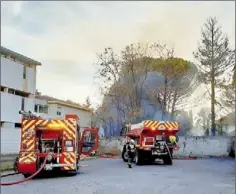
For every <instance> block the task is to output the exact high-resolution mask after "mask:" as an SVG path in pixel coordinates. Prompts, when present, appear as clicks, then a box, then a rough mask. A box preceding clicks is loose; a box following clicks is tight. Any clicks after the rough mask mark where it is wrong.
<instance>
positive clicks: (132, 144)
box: [126, 138, 136, 168]
mask: <svg viewBox="0 0 236 194" xmlns="http://www.w3.org/2000/svg"><path fill="white" fill-rule="evenodd" d="M126 149H127V154H128V167H129V168H132V161H133V158H134V156H135V151H136V143H135V140H134V138H131V139H130V141H129V143H128V144H127V148H126Z"/></svg>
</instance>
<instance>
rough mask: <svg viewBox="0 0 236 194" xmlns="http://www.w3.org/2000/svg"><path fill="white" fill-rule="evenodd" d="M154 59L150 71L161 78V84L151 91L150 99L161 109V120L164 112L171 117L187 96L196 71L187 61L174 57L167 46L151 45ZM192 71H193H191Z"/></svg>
mask: <svg viewBox="0 0 236 194" xmlns="http://www.w3.org/2000/svg"><path fill="white" fill-rule="evenodd" d="M152 48H153V49H154V52H155V53H156V58H154V59H152V63H151V67H150V70H151V71H153V72H157V73H160V74H161V75H162V76H163V80H164V81H163V83H162V84H161V85H159V86H157V87H156V88H153V89H151V91H150V99H152V101H153V102H157V103H159V104H160V105H161V107H162V119H163V117H164V115H165V113H166V112H170V113H171V115H172V117H173V116H174V114H175V111H176V110H175V108H176V105H177V104H178V103H180V102H181V100H183V99H184V98H185V97H187V96H188V94H189V92H190V91H191V90H192V88H193V87H194V85H195V84H196V82H195V81H196V79H194V78H195V77H196V76H195V74H196V72H197V69H196V68H195V70H194V68H193V67H195V66H194V65H193V64H191V63H190V62H189V61H186V60H184V59H181V58H177V57H174V48H173V47H172V46H169V45H167V44H159V43H154V44H153V45H152ZM192 70H194V71H192Z"/></svg>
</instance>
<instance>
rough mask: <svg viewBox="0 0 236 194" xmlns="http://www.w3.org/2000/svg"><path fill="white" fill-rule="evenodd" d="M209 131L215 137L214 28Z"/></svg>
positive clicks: (212, 30) (212, 35)
mask: <svg viewBox="0 0 236 194" xmlns="http://www.w3.org/2000/svg"><path fill="white" fill-rule="evenodd" d="M211 44H212V45H211V131H212V135H213V136H215V132H216V124H215V67H214V61H213V59H214V26H212V29H211Z"/></svg>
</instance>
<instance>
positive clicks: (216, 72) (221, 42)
mask: <svg viewBox="0 0 236 194" xmlns="http://www.w3.org/2000/svg"><path fill="white" fill-rule="evenodd" d="M201 36H202V38H201V44H199V45H198V48H197V52H196V53H194V57H195V58H196V59H197V60H198V61H199V66H198V67H199V70H200V72H201V79H202V81H203V82H204V83H205V84H209V83H210V85H211V130H212V134H213V135H215V131H216V123H215V104H216V99H215V88H216V87H217V86H218V85H219V84H220V83H221V82H222V81H221V80H220V78H221V77H222V75H223V74H224V73H225V71H226V70H227V68H229V66H230V59H231V55H232V51H231V49H230V48H229V40H228V37H227V36H226V35H223V32H222V30H221V26H219V25H218V21H217V19H216V18H215V17H210V18H209V19H207V21H206V23H205V24H204V27H203V28H202V32H201Z"/></svg>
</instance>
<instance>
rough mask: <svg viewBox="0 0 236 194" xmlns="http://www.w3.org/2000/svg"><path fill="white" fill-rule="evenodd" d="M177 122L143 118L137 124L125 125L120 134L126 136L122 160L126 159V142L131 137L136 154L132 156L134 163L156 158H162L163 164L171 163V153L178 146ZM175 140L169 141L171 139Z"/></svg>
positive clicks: (151, 160)
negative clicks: (143, 119) (134, 144)
mask: <svg viewBox="0 0 236 194" xmlns="http://www.w3.org/2000/svg"><path fill="white" fill-rule="evenodd" d="M178 131H179V123H178V122H173V121H152V120H145V121H142V122H141V123H138V124H129V125H126V126H125V127H124V128H122V130H121V134H122V135H124V136H126V141H125V144H124V146H123V150H122V158H123V160H124V162H127V161H128V154H127V150H126V147H127V146H126V144H128V142H129V141H130V139H131V138H133V139H134V140H135V142H136V154H135V156H134V158H133V160H134V161H135V163H136V165H141V164H144V163H146V162H148V163H153V162H154V161H155V160H156V159H162V160H163V162H164V164H167V165H172V154H173V151H174V150H178V149H179V147H178V145H177V144H176V143H177V142H178V136H177V132H178ZM173 138H174V139H175V140H176V141H175V142H173V141H171V140H172V139H173Z"/></svg>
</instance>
